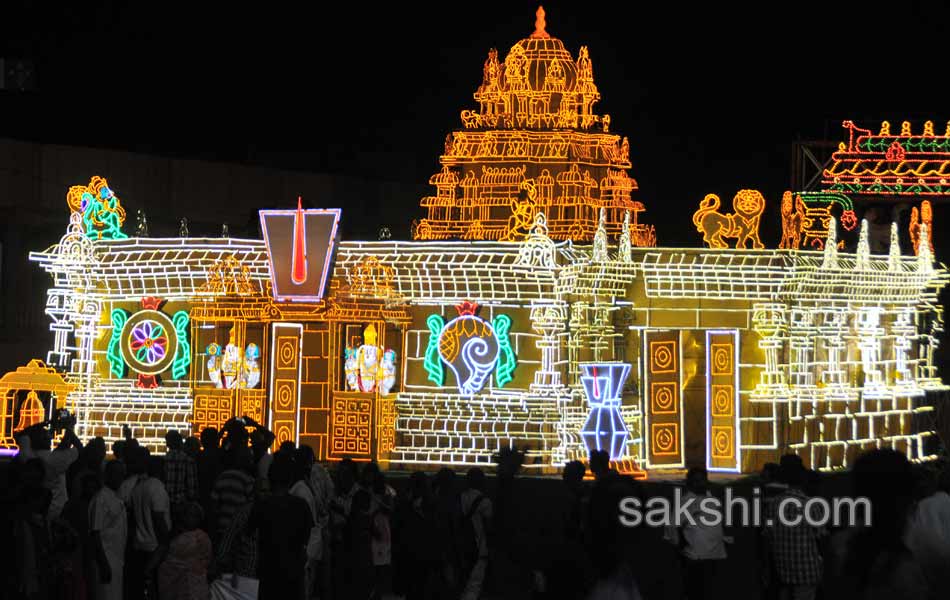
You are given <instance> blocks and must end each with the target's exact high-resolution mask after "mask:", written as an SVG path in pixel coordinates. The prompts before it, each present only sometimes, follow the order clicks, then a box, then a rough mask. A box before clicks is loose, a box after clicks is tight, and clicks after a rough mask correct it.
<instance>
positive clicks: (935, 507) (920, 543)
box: [904, 463, 950, 592]
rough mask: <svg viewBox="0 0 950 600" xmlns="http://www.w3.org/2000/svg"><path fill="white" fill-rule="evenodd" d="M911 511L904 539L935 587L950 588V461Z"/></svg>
mask: <svg viewBox="0 0 950 600" xmlns="http://www.w3.org/2000/svg"><path fill="white" fill-rule="evenodd" d="M930 479H932V480H933V481H931V482H929V483H931V485H929V486H928V488H929V489H927V490H926V491H925V492H924V493H923V494H922V497H921V498H920V499H919V500H918V501H917V503H916V505H915V506H914V509H913V511H912V513H911V516H910V520H909V523H908V527H907V531H906V533H905V534H904V540H905V542H906V543H907V548H908V549H909V550H910V551H911V553H912V554H913V555H914V558H915V559H916V560H917V562H918V563H919V564H920V566H921V568H922V569H923V571H924V575H925V576H926V577H927V581H928V583H929V584H930V587H931V589H933V590H934V591H940V590H944V591H948V592H950V569H948V568H947V566H948V565H950V463H948V464H945V465H944V467H943V469H942V470H941V471H940V473H939V474H938V476H937V477H936V478H932V477H931V478H930Z"/></svg>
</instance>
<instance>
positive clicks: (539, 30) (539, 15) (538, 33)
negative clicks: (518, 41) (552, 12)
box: [531, 5, 551, 39]
mask: <svg viewBox="0 0 950 600" xmlns="http://www.w3.org/2000/svg"><path fill="white" fill-rule="evenodd" d="M545 27H547V23H546V22H545V21H544V7H543V6H541V5H538V10H537V12H535V13H534V33H532V34H531V37H533V38H535V39H538V38H540V39H547V38H549V37H551V36H550V35H548V32H547V31H545V30H544V28H545Z"/></svg>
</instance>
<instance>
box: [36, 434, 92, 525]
mask: <svg viewBox="0 0 950 600" xmlns="http://www.w3.org/2000/svg"><path fill="white" fill-rule="evenodd" d="M48 425H49V422H47V421H44V422H42V423H38V424H36V425H34V426H32V427H29V428H28V429H24V430H23V433H27V434H28V435H29V437H30V445H31V446H32V449H33V453H34V454H35V455H36V456H37V457H38V458H39V459H40V460H42V461H43V464H44V465H45V466H46V478H45V480H44V481H43V487H45V488H46V489H48V490H49V491H50V493H52V495H53V499H52V501H51V502H50V505H49V512H48V513H47V515H46V516H47V518H48V519H55V518H57V517H59V515H60V514H61V513H62V512H63V507H64V506H66V501H67V500H68V499H69V495H68V492H67V488H66V471H67V470H68V469H69V465H71V464H73V463H74V462H76V459H78V458H79V449H80V448H82V442H80V441H79V438H78V437H76V433H75V432H74V431H73V424H72V422H71V421H67V422H66V424H65V427H64V428H63V437H62V439H61V440H60V442H59V445H58V446H57V447H56V449H55V450H50V448H51V447H52V443H53V434H52V432H51V431H50V429H49V428H48V427H47V426H48Z"/></svg>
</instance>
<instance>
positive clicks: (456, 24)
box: [0, 0, 950, 246]
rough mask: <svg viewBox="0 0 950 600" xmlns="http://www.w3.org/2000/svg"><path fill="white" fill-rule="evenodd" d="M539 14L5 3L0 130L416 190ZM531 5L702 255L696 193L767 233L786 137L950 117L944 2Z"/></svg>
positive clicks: (419, 6)
mask: <svg viewBox="0 0 950 600" xmlns="http://www.w3.org/2000/svg"><path fill="white" fill-rule="evenodd" d="M536 7H537V3H536V2H526V1H509V2H500V1H491V0H484V1H481V2H445V3H436V2H391V3H382V4H378V5H377V4H374V3H361V2H348V3H280V2H256V3H218V2H215V3H203V2H197V1H196V2H191V3H180V2H172V3H165V2H163V3H145V2H133V3H127V2H91V3H90V2H85V3H84V2H77V3H66V2H64V3H62V4H54V3H49V2H26V1H22V0H14V1H13V2H9V3H6V2H5V3H4V5H3V8H2V15H3V16H2V17H0V56H6V57H26V58H30V59H32V60H34V61H35V63H36V69H37V84H38V87H39V89H38V91H36V92H31V93H11V92H6V93H4V92H0V136H8V137H15V138H20V139H27V140H35V141H43V142H50V143H65V144H75V145H88V146H101V147H110V148H119V149H128V150H132V151H137V152H145V153H155V154H162V155H168V156H176V157H182V158H203V159H213V160H223V161H235V162H250V163H255V164H263V165H267V166H273V167H282V168H290V169H302V170H308V171H315V172H330V173H341V174H348V175H355V176H361V177H366V178H370V179H380V180H389V181H404V182H407V183H424V182H425V181H426V180H427V179H428V177H429V176H430V175H431V174H432V173H434V172H435V171H436V170H438V163H437V160H438V155H439V154H440V152H441V151H442V145H443V140H444V138H445V134H446V133H447V132H449V131H451V130H452V129H455V128H458V127H460V121H459V111H460V110H462V109H463V108H473V107H474V100H473V99H472V93H473V92H474V90H475V88H476V87H477V86H478V84H479V82H480V79H481V74H482V62H483V61H484V59H485V56H486V54H487V52H488V49H489V48H491V47H497V48H498V49H499V54H500V57H502V58H503V57H504V55H505V54H507V51H508V49H509V48H510V47H511V45H512V44H513V43H515V42H516V41H517V40H518V39H521V38H523V37H526V36H527V35H528V34H530V33H531V31H532V30H533V27H534V12H535V9H536ZM545 9H546V11H547V23H548V27H547V29H548V31H549V33H551V34H552V35H554V36H556V37H559V38H560V39H562V40H563V41H564V43H565V44H566V46H567V47H568V49H569V50H570V51H571V52H572V54H574V55H575V56H576V53H577V50H578V48H579V46H581V45H587V46H588V47H589V50H590V56H591V59H592V61H593V66H594V77H595V81H596V83H597V84H598V86H599V89H600V91H601V94H602V96H603V99H602V100H601V102H600V104H599V105H598V107H597V108H598V110H599V112H601V113H603V112H607V113H610V114H611V117H612V122H611V129H612V130H613V131H615V132H618V133H621V134H623V135H627V136H629V138H630V146H631V159H632V162H633V168H632V169H631V174H632V175H633V177H635V178H636V179H637V180H638V181H639V183H640V189H641V191H640V193H639V196H638V197H639V199H640V200H642V201H643V202H644V203H645V204H646V206H647V209H648V212H647V213H646V217H645V220H647V221H650V222H653V223H656V224H657V233H658V237H659V241H660V243H661V244H663V245H674V244H684V245H691V246H694V245H698V244H699V243H700V242H699V238H698V236H697V235H696V233H695V231H693V230H692V226H691V223H690V221H689V214H690V213H691V212H692V211H693V210H694V209H695V206H696V204H697V203H698V202H699V200H700V199H701V198H702V196H703V195H704V194H705V193H708V192H716V193H718V194H720V195H721V196H723V198H724V199H727V198H731V196H732V195H733V194H734V193H735V192H736V190H738V189H740V188H758V189H761V190H762V191H763V192H764V193H765V195H766V197H767V198H768V199H769V200H770V201H771V203H772V206H773V207H774V208H771V209H770V212H771V219H770V217H769V215H767V221H768V222H769V226H768V229H769V230H770V231H775V230H777V229H778V216H777V204H778V199H779V197H780V194H781V192H782V191H783V190H784V189H787V188H788V187H789V184H790V177H791V160H792V143H793V142H794V141H795V140H796V139H834V140H838V139H843V132H842V130H841V129H840V123H841V121H842V120H843V119H846V118H850V119H854V120H856V121H857V122H858V123H859V124H864V125H866V126H869V127H871V128H876V127H877V126H878V125H879V123H880V121H881V120H882V119H888V120H890V121H891V122H892V123H894V122H897V123H899V122H900V121H901V120H903V119H911V120H915V129H919V127H920V122H921V121H922V120H924V119H928V118H929V119H933V120H934V121H935V122H936V123H937V129H939V130H942V129H943V127H944V124H945V123H946V121H947V119H948V118H950V111H948V110H947V108H948V107H947V99H946V90H947V88H948V86H947V80H948V61H947V58H948V56H950V49H948V44H950V41H948V40H950V36H948V33H950V32H948V29H950V28H948V25H947V23H948V17H950V9H948V8H947V7H946V6H945V5H944V4H942V3H937V2H933V3H919V2H900V3H888V4H880V5H875V4H871V3H857V2H854V3H840V4H835V3H810V2H805V3H801V2H797V3H791V2H785V3H781V2H772V3H758V4H743V5H729V4H725V3H708V2H707V3H701V4H698V5H694V4H693V3H685V2H546V3H545ZM393 201H394V202H404V203H405V204H406V210H407V215H412V214H415V211H417V202H418V199H416V198H404V199H396V198H394V199H393ZM262 203H263V204H267V202H266V199H265V200H263V201H262ZM327 204H328V205H334V206H344V208H345V199H328V200H327ZM937 214H938V216H939V215H940V212H939V209H938V213H937ZM345 217H346V218H347V219H359V218H360V216H359V215H351V214H347V215H345ZM408 218H410V217H407V219H408ZM769 219H770V220H769ZM763 237H765V238H766V240H767V242H769V243H770V244H771V245H773V246H774V245H775V244H776V243H777V241H778V239H777V234H774V235H764V236H763Z"/></svg>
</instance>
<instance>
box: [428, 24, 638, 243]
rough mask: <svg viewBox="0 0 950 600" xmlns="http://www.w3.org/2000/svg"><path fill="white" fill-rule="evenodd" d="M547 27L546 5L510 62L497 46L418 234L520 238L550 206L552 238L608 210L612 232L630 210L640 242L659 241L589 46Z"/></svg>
mask: <svg viewBox="0 0 950 600" xmlns="http://www.w3.org/2000/svg"><path fill="white" fill-rule="evenodd" d="M545 26H546V25H545V20H544V9H543V8H538V11H537V19H536V22H535V31H534V33H532V34H531V35H530V36H528V37H527V38H525V39H523V40H521V41H519V42H518V43H516V44H515V45H514V46H512V47H511V50H509V51H508V55H507V56H506V57H505V58H504V60H503V61H499V59H498V53H497V51H496V50H494V49H492V50H490V51H489V53H488V59H487V60H486V61H485V66H484V74H483V79H482V84H481V85H480V86H479V88H478V90H477V91H476V92H475V100H476V101H477V102H478V104H479V108H478V110H477V111H476V110H463V111H462V125H463V128H462V129H460V130H457V131H453V132H452V133H450V134H449V135H448V136H446V139H445V153H444V154H443V155H442V156H441V157H440V159H439V162H440V163H441V164H442V170H441V171H439V172H438V173H436V174H435V175H433V176H432V177H431V178H430V179H429V183H431V184H432V185H433V186H435V189H436V193H435V195H434V196H427V197H425V198H423V199H422V202H421V205H422V206H423V207H425V208H426V210H427V215H426V217H425V218H423V219H421V220H420V221H418V222H416V223H414V224H413V238H414V239H417V240H441V239H466V240H510V241H515V240H521V239H523V238H524V235H525V234H526V233H527V232H528V230H529V229H530V228H531V225H532V223H533V222H534V216H535V215H536V214H537V213H538V212H543V213H544V214H545V216H546V217H547V224H548V232H549V235H550V237H551V238H554V239H558V240H567V239H570V240H574V241H591V240H592V239H593V238H594V233H595V232H596V230H597V226H598V222H599V219H600V216H601V212H602V211H603V213H604V219H605V226H606V230H607V233H608V235H610V236H611V237H615V238H616V237H618V236H620V234H621V229H622V226H623V222H624V219H625V218H626V215H627V213H630V217H629V218H630V231H631V238H632V239H631V241H632V243H633V245H635V246H653V245H655V242H656V234H655V231H654V228H653V226H647V225H644V224H642V223H640V222H639V214H640V213H641V212H643V211H644V210H645V208H644V206H643V204H641V203H640V202H637V201H635V200H633V199H632V198H631V194H632V192H633V191H634V190H636V189H637V182H636V180H634V179H633V178H632V177H630V175H628V173H627V170H628V169H629V168H630V145H629V142H628V140H627V138H626V137H621V136H620V135H617V134H615V133H611V132H610V115H606V114H605V115H598V114H596V113H595V112H594V104H596V102H597V101H598V100H599V99H600V92H599V91H598V90H597V86H596V85H595V84H594V75H593V67H592V65H591V60H590V57H589V56H588V52H587V48H586V47H585V46H582V47H581V49H580V51H579V52H578V56H577V59H576V60H575V59H574V57H573V56H572V55H571V53H570V52H569V51H568V50H567V49H566V48H565V47H564V43H563V42H561V40H559V39H557V38H554V37H551V36H550V35H549V34H548V33H547V31H545Z"/></svg>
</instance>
